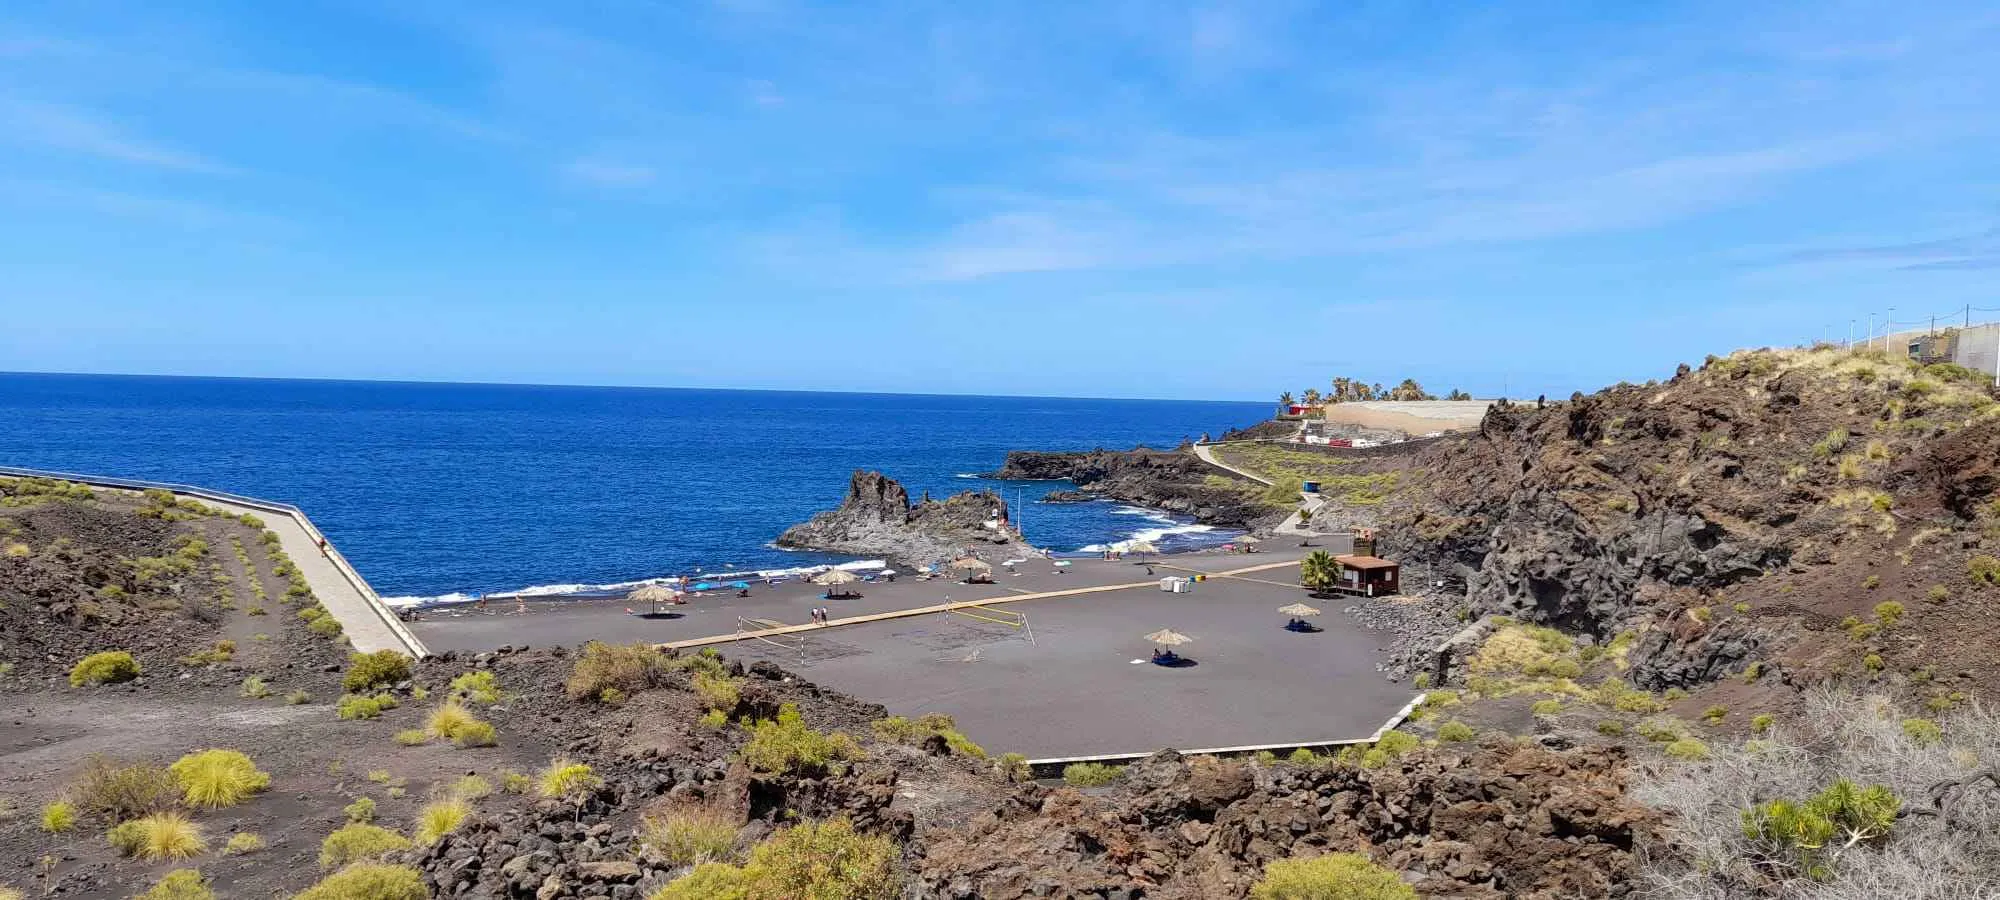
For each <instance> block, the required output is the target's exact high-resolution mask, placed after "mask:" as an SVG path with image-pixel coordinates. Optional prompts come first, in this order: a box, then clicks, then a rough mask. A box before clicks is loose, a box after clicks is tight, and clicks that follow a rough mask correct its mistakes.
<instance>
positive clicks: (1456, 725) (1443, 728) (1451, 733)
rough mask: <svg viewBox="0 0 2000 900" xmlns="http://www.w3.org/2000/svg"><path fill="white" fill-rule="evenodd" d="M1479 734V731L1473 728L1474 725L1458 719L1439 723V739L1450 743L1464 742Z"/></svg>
mask: <svg viewBox="0 0 2000 900" xmlns="http://www.w3.org/2000/svg"><path fill="white" fill-rule="evenodd" d="M1477 736H1478V733H1477V732H1474V731H1473V730H1472V726H1470V725H1467V724H1465V723H1464V722H1460V721H1458V720H1457V719H1453V720H1451V721H1449V722H1446V723H1444V724H1443V725H1439V726H1438V730H1437V739H1438V740H1440V741H1444V742H1445V743H1448V744H1457V743H1463V742H1465V741H1469V740H1472V739H1473V738H1475V737H1477Z"/></svg>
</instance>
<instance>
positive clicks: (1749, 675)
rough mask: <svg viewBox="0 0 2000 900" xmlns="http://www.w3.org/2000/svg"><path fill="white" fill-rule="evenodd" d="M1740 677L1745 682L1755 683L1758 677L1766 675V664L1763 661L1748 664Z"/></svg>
mask: <svg viewBox="0 0 2000 900" xmlns="http://www.w3.org/2000/svg"><path fill="white" fill-rule="evenodd" d="M1740 677H1741V678H1742V679H1743V683H1744V684H1754V683H1755V682H1756V681H1757V679H1759V678H1762V677H1764V664H1763V663H1761V662H1753V663H1751V664H1749V665H1747V666H1744V667H1743V673H1742V675H1741V676H1740Z"/></svg>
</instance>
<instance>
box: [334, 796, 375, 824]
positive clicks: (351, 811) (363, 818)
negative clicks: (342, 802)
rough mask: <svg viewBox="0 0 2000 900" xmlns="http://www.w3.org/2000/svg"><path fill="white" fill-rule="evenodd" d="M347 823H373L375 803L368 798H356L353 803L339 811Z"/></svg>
mask: <svg viewBox="0 0 2000 900" xmlns="http://www.w3.org/2000/svg"><path fill="white" fill-rule="evenodd" d="M341 813H342V814H343V815H345V816H347V821H349V822H360V823H363V824H367V823H369V822H373V821H375V801H374V800H373V799H371V798H368V797H356V798H354V802H353V803H349V804H347V806H346V807H345V808H343V809H342V810H341Z"/></svg>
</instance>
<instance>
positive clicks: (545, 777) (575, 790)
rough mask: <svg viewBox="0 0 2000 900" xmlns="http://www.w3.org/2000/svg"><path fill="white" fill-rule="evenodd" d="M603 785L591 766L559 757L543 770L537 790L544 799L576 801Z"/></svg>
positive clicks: (602, 781)
mask: <svg viewBox="0 0 2000 900" xmlns="http://www.w3.org/2000/svg"><path fill="white" fill-rule="evenodd" d="M603 784H604V780H603V779H601V778H598V777H597V773H595V772H593V771H591V768H590V767H589V766H586V765H584V764H582V763H579V762H572V761H570V760H568V759H564V758H561V757H558V758H556V759H555V760H553V761H551V762H550V763H549V765H548V768H546V769H543V770H542V777H541V778H540V779H539V780H538V784H537V789H538V790H539V792H540V793H541V795H542V796H543V797H547V798H549V799H552V800H576V799H579V798H581V797H583V796H585V795H587V794H589V793H591V792H592V791H595V790H597V789H598V787H600V786H602V785H603Z"/></svg>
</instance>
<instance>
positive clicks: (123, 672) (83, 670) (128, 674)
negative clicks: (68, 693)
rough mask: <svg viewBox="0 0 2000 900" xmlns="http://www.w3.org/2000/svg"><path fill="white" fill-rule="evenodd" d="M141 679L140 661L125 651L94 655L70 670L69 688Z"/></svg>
mask: <svg viewBox="0 0 2000 900" xmlns="http://www.w3.org/2000/svg"><path fill="white" fill-rule="evenodd" d="M137 677H139V661H138V660H135V659H133V658H132V654H130V653H127V652H126V651H124V650H106V651H104V652H103V653H92V654H90V655H89V656H86V657H84V658H83V659H81V660H78V661H77V664H76V666H75V667H74V668H71V669H70V670H69V686H70V687H83V686H85V685H94V684H118V683H120V682H126V681H131V680H132V679H134V678H137Z"/></svg>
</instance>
